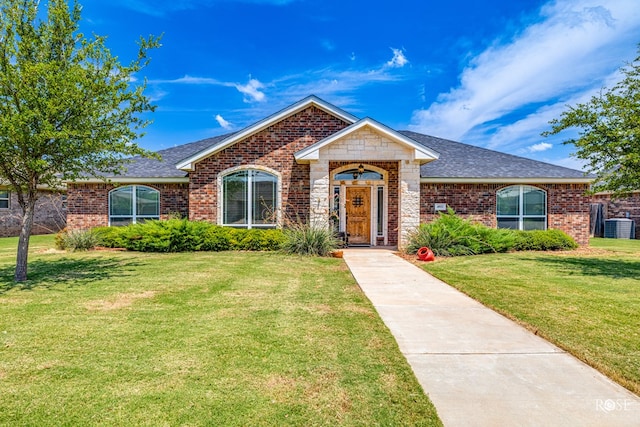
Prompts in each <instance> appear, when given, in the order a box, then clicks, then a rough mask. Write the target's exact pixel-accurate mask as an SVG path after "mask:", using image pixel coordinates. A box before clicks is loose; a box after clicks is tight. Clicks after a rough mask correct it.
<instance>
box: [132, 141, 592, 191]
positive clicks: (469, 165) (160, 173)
mask: <svg viewBox="0 0 640 427" xmlns="http://www.w3.org/2000/svg"><path fill="white" fill-rule="evenodd" d="M399 133H401V134H403V135H404V136H406V137H408V138H411V139H412V140H414V141H416V142H417V143H419V144H421V145H424V146H425V147H427V148H429V149H431V150H432V151H435V152H437V153H439V154H440V158H439V159H437V160H434V161H431V162H429V163H426V164H424V165H422V167H421V169H420V176H421V177H422V178H434V179H437V178H441V179H456V178H459V179H488V180H489V179H505V178H507V179H509V178H519V179H532V178H545V179H584V178H590V176H586V175H585V174H584V173H583V172H581V171H579V170H575V169H569V168H565V167H562V166H556V165H552V164H550V163H544V162H539V161H537V160H531V159H527V158H524V157H518V156H514V155H511V154H505V153H501V152H499V151H493V150H488V149H486V148H481V147H476V146H473V145H469V144H463V143H461V142H455V141H450V140H446V139H442V138H436V137H433V136H429V135H424V134H420V133H416V132H411V131H399ZM233 135H234V134H233V133H230V134H226V135H219V136H216V137H213V138H207V139H203V140H200V141H196V142H191V143H188V144H183V145H178V146H176V147H172V148H167V149H164V150H160V151H158V154H160V155H161V156H162V160H155V159H148V158H143V157H134V158H133V159H132V162H131V163H130V164H128V165H127V172H126V173H124V174H122V175H120V176H121V177H125V178H184V177H186V176H187V172H185V171H182V170H179V169H177V168H176V165H177V164H179V163H180V162H181V161H183V160H184V159H187V158H189V157H192V156H194V155H196V154H197V153H199V152H201V151H205V150H208V149H210V148H211V147H213V146H215V145H219V144H222V143H223V142H224V141H225V140H226V139H228V138H229V137H231V136H233Z"/></svg>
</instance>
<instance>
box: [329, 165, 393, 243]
mask: <svg viewBox="0 0 640 427" xmlns="http://www.w3.org/2000/svg"><path fill="white" fill-rule="evenodd" d="M388 176H389V173H388V171H386V170H385V169H383V168H380V167H377V166H375V165H372V164H368V163H366V162H362V163H349V164H346V165H343V166H340V167H337V168H335V169H333V170H332V171H331V188H332V194H333V197H332V204H331V218H332V222H333V224H332V225H333V227H334V229H335V230H336V231H338V232H341V233H344V234H345V235H346V236H347V238H348V242H349V245H350V246H375V245H380V244H382V245H387V244H388V221H387V218H388V206H389V203H388Z"/></svg>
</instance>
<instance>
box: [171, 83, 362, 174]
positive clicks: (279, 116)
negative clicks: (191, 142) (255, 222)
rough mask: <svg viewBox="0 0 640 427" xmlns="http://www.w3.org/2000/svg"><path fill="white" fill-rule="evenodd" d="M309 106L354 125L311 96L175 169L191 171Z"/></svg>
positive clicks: (339, 111) (343, 113)
mask: <svg viewBox="0 0 640 427" xmlns="http://www.w3.org/2000/svg"><path fill="white" fill-rule="evenodd" d="M310 106H315V107H317V108H319V109H321V110H323V111H325V112H327V113H329V114H331V115H333V116H335V117H338V118H340V119H342V120H344V121H345V122H347V123H355V122H356V121H357V120H358V118H357V117H355V116H353V115H351V114H349V113H347V112H346V111H344V110H342V109H340V108H338V107H336V106H335V105H332V104H329V103H328V102H326V101H323V100H322V99H320V98H318V97H317V96H315V95H311V96H308V97H306V98H304V99H302V100H300V101H298V102H296V103H295V104H293V105H291V106H289V107H287V108H285V109H283V110H280V111H279V112H277V113H275V114H273V115H271V116H269V117H267V118H266V119H263V120H260V121H259V122H257V123H254V124H253V125H251V126H249V127H247V128H245V129H243V130H241V131H239V132H237V133H235V134H233V135H231V136H229V137H228V138H227V139H225V140H223V141H220V142H219V143H218V144H215V145H212V146H210V147H207V148H205V149H203V150H202V151H199V152H197V153H195V154H194V155H192V156H190V157H187V158H185V159H184V160H183V161H181V162H180V163H178V164H177V165H176V167H177V168H178V169H182V170H184V171H190V170H193V165H194V163H197V162H199V161H200V160H202V159H204V158H206V157H208V156H210V155H212V154H215V153H217V152H219V151H222V150H224V149H225V148H227V147H230V146H231V145H233V144H235V143H237V142H239V141H241V140H243V139H245V138H247V137H249V136H251V135H253V134H255V133H258V132H260V131H261V130H264V129H266V128H268V127H269V126H271V125H273V124H275V123H277V122H279V121H281V120H283V119H285V118H286V117H289V116H292V115H294V114H296V113H299V112H300V111H302V110H304V109H306V108H308V107H310Z"/></svg>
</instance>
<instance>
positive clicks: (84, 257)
mask: <svg viewBox="0 0 640 427" xmlns="http://www.w3.org/2000/svg"><path fill="white" fill-rule="evenodd" d="M15 247H16V239H0V313H1V315H0V408H2V409H0V425H33V426H43V425H110V426H111V425H148V426H158V425H192V426H195V425H219V426H222V425H224V426H248V425H251V426H276V425H278V426H279V425H313V426H322V425H362V426H370V425H384V426H392V425H440V421H439V419H438V418H437V415H436V413H435V410H434V408H433V406H432V404H431V403H430V401H429V399H428V398H427V397H426V396H425V395H424V393H423V391H422V389H421V388H420V386H419V384H418V383H417V380H416V379H415V377H414V375H413V373H412V371H411V369H410V367H409V366H408V364H407V362H406V360H405V359H404V357H403V356H402V355H401V353H400V352H399V350H398V347H397V345H396V343H395V341H394V340H393V338H392V336H391V335H390V333H389V331H388V329H387V328H386V327H385V326H384V324H383V323H382V322H381V320H380V318H379V317H378V315H377V314H376V312H375V310H374V309H373V307H372V306H371V304H370V303H369V302H368V300H367V299H366V297H365V296H364V295H363V294H362V293H361V291H360V290H359V288H358V286H357V285H356V283H355V282H354V280H353V278H352V276H351V275H350V273H349V272H348V270H347V268H346V266H345V265H344V263H343V262H342V260H338V259H331V258H312V257H308V258H305V257H296V256H286V255H282V254H277V253H246V252H220V253H206V252H204V253H182V254H144V253H132V252H124V253H123V252H84V253H58V252H55V251H52V250H51V248H52V247H53V238H52V237H50V236H45V237H43V236H36V237H33V238H32V241H31V250H32V253H31V255H30V267H29V268H30V269H29V278H30V279H29V281H28V282H27V283H25V284H23V285H16V284H15V283H14V282H13V281H12V276H13V263H14V257H15Z"/></svg>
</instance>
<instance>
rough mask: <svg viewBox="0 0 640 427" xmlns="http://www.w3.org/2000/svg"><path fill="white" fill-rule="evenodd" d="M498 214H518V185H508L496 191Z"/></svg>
mask: <svg viewBox="0 0 640 427" xmlns="http://www.w3.org/2000/svg"><path fill="white" fill-rule="evenodd" d="M497 198H498V203H497V205H498V207H497V211H498V215H519V214H520V187H518V186H516V187H509V188H505V189H503V190H500V191H498V194H497Z"/></svg>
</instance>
